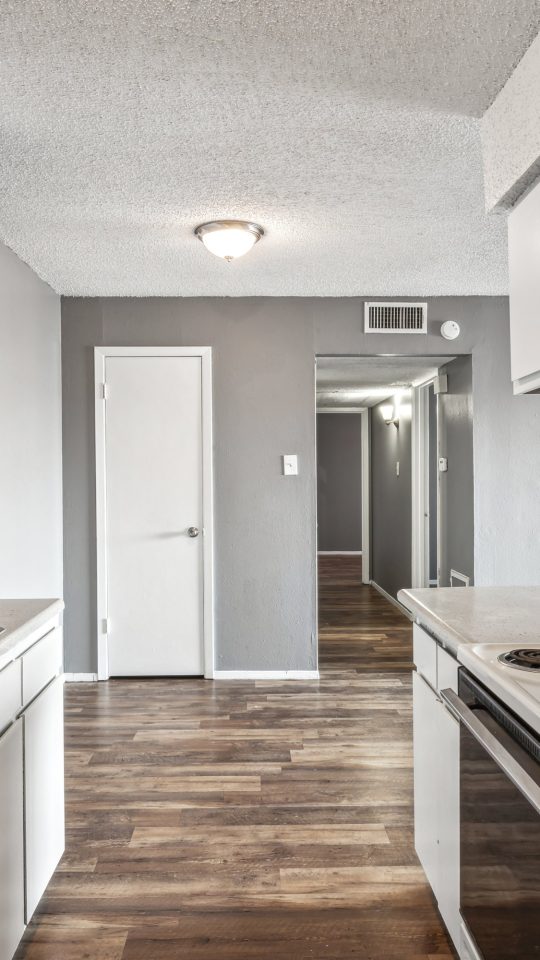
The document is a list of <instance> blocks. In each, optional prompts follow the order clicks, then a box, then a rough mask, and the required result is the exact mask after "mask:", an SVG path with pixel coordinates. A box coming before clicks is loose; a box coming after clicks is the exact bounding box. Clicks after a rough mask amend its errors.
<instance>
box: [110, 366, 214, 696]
mask: <svg viewBox="0 0 540 960" xmlns="http://www.w3.org/2000/svg"><path fill="white" fill-rule="evenodd" d="M107 357H200V359H201V373H202V389H201V411H202V510H203V519H202V535H203V537H204V540H203V639H204V643H203V646H204V676H205V677H206V678H207V679H210V678H212V677H213V676H214V522H213V521H214V517H213V509H214V505H213V499H214V497H213V478H212V348H211V347H95V348H94V384H95V392H94V395H95V424H96V428H95V430H96V435H95V439H96V553H97V655H98V680H107V679H108V677H109V663H108V634H107V627H108V622H107V621H108V598H107V520H106V518H107V511H106V461H105V404H106V398H107V387H106V379H105V361H106V359H107Z"/></svg>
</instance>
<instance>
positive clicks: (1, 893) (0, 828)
mask: <svg viewBox="0 0 540 960" xmlns="http://www.w3.org/2000/svg"><path fill="white" fill-rule="evenodd" d="M23 932H24V839H23V737H22V720H17V722H16V723H14V724H13V726H11V727H10V728H9V730H8V731H7V733H5V734H4V736H3V737H1V738H0V960H11V958H12V956H13V954H14V953H15V950H16V948H17V945H18V943H19V940H20V939H21V937H22V935H23Z"/></svg>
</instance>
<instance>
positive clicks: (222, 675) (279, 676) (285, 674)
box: [214, 670, 319, 680]
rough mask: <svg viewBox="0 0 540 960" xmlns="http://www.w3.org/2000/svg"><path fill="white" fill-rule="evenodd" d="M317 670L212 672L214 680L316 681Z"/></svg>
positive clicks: (317, 677)
mask: <svg viewBox="0 0 540 960" xmlns="http://www.w3.org/2000/svg"><path fill="white" fill-rule="evenodd" d="M318 679H319V671H318V670H214V680H318Z"/></svg>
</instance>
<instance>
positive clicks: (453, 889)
mask: <svg viewBox="0 0 540 960" xmlns="http://www.w3.org/2000/svg"><path fill="white" fill-rule="evenodd" d="M437 714H438V716H437V778H436V780H437V794H438V797H437V806H438V825H437V834H438V837H437V839H438V872H437V889H436V893H435V896H436V897H437V905H438V907H439V912H440V914H441V916H442V918H443V920H444V922H445V924H446V928H447V930H448V932H449V934H450V936H451V937H452V940H453V941H454V944H455V946H456V948H458V947H459V943H460V938H461V929H460V914H459V723H458V721H457V720H456V719H455V718H454V717H453V716H452V714H451V713H450V712H449V711H448V710H447V709H446V707H445V706H444V704H443V703H441V702H440V701H437Z"/></svg>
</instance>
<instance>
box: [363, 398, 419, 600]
mask: <svg viewBox="0 0 540 960" xmlns="http://www.w3.org/2000/svg"><path fill="white" fill-rule="evenodd" d="M406 402H408V404H409V406H410V400H409V401H405V400H404V403H406ZM382 406H384V404H377V405H376V406H374V407H373V408H372V409H371V579H372V580H374V581H375V583H378V585H379V586H380V587H382V588H383V590H386V592H387V593H389V594H390V595H391V596H393V597H395V596H396V594H397V592H398V590H401V589H402V588H404V587H410V586H411V552H412V513H411V470H412V464H411V417H410V414H409V415H406V416H404V415H401V416H400V419H399V427H398V428H396V427H395V426H394V425H393V424H390V425H389V426H387V424H386V423H385V420H384V418H383V415H382V411H381V407H382ZM398 461H399V477H398V476H397V474H396V462H398Z"/></svg>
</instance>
